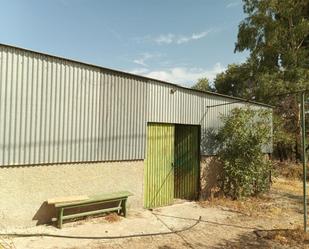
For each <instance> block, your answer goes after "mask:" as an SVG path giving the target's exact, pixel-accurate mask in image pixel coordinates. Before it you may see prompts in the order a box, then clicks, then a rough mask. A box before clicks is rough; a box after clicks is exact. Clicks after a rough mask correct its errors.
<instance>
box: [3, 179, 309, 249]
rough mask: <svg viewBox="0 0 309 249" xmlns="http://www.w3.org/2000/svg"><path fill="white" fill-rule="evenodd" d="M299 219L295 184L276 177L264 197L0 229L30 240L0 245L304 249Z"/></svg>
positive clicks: (33, 247) (76, 248)
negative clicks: (49, 224) (60, 227)
mask: <svg viewBox="0 0 309 249" xmlns="http://www.w3.org/2000/svg"><path fill="white" fill-rule="evenodd" d="M302 221H303V216H302V184H301V182H300V181H299V180H287V179H285V178H276V179H274V183H273V186H272V188H271V191H270V193H269V194H267V195H264V196H261V197H259V198H249V199H246V200H243V201H232V200H229V199H214V200H212V201H205V202H181V203H177V204H174V205H172V206H167V207H163V208H157V209H154V210H152V211H149V210H130V211H129V214H128V217H127V218H122V217H120V218H119V217H115V216H114V215H109V216H108V218H104V217H99V218H92V219H87V220H83V221H75V222H69V223H66V224H65V225H64V228H63V229H62V230H59V229H57V228H55V227H53V226H37V227H34V228H29V229H20V230H16V229H15V230H14V231H13V230H12V231H10V230H7V229H4V228H2V229H1V233H2V234H3V233H17V234H23V235H27V234H28V235H29V234H30V235H33V236H29V237H27V236H24V237H19V236H9V237H8V236H5V235H2V237H1V238H0V244H2V245H3V246H2V247H3V248H17V249H20V248H31V249H36V248H40V249H41V248H45V249H59V248H66V249H81V248H91V249H105V248H112V249H118V248H134V249H138V248H149V249H150V248H158V249H172V248H175V249H176V248H177V249H178V248H218V249H219V248H307V247H308V248H309V236H307V235H306V234H304V233H303V232H302V228H301V226H302ZM42 233H44V234H45V236H41V235H40V234H42ZM119 237H123V238H119ZM307 243H308V244H307ZM0 248H1V246H0Z"/></svg>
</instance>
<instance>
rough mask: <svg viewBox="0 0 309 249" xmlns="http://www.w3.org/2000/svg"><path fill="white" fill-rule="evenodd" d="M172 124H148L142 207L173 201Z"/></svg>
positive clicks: (173, 129)
mask: <svg viewBox="0 0 309 249" xmlns="http://www.w3.org/2000/svg"><path fill="white" fill-rule="evenodd" d="M174 134H175V126H174V125H173V124H148V126H147V155H146V160H145V172H144V174H145V176H144V207H145V208H153V207H159V206H164V205H168V204H171V203H173V199H174V169H173V163H174Z"/></svg>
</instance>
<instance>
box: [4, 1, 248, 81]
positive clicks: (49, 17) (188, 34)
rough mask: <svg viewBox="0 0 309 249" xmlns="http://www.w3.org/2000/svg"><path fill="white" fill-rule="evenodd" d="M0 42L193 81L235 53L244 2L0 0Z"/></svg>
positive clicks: (235, 58) (238, 57) (240, 57)
mask: <svg viewBox="0 0 309 249" xmlns="http://www.w3.org/2000/svg"><path fill="white" fill-rule="evenodd" d="M0 6H1V8H0V43H6V44H10V45H15V46H20V47H24V48H28V49H32V50H36V51H40V52H45V53H50V54H54V55H59V56H62V57H68V58H72V59H75V60H80V61H84V62H88V63H92V64H97V65H101V66H104V67H109V68H114V69H119V70H122V71H127V72H131V73H136V74H141V75H145V76H149V77H152V78H159V79H162V80H167V81H170V82H174V83H178V84H181V85H185V86H191V85H192V84H193V83H194V82H195V81H196V80H197V79H198V78H201V77H205V76H206V77H208V78H209V79H210V80H213V78H214V77H215V75H216V74H217V73H219V72H222V71H223V70H224V69H225V68H226V66H227V65H228V64H230V63H239V62H243V61H245V59H246V56H247V53H236V54H235V53H234V44H235V41H236V37H237V30H238V24H239V22H240V21H241V20H243V19H244V14H243V12H242V3H241V0H160V1H159V0H147V1H146V0H130V1H129V0H127V1H126V0H110V1H107V0H27V1H25V0H6V1H4V0H0Z"/></svg>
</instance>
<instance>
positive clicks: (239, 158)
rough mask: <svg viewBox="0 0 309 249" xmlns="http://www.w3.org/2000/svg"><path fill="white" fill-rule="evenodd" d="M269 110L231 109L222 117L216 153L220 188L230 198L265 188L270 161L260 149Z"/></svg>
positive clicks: (266, 136) (267, 127)
mask: <svg viewBox="0 0 309 249" xmlns="http://www.w3.org/2000/svg"><path fill="white" fill-rule="evenodd" d="M269 117H270V115H269V113H268V112H267V111H264V110H253V109H250V108H247V109H240V108H235V109H233V110H232V111H231V113H230V114H229V115H228V116H222V121H223V123H224V125H223V126H222V127H221V128H220V129H219V132H218V141H219V144H220V149H219V152H218V156H219V159H220V161H221V162H222V163H223V179H222V184H221V190H222V191H223V192H224V194H225V195H228V196H231V197H232V198H240V197H244V196H250V195H256V194H258V193H261V192H263V191H264V190H267V189H268V187H269V173H270V169H271V163H270V161H269V160H268V159H266V158H265V155H264V154H263V152H262V147H263V145H266V144H267V143H268V142H269V141H270V136H271V134H270V124H271V121H270V120H269Z"/></svg>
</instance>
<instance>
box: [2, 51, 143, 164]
mask: <svg viewBox="0 0 309 249" xmlns="http://www.w3.org/2000/svg"><path fill="white" fill-rule="evenodd" d="M146 96H147V94H146V83H145V82H143V81H142V80H138V79H136V78H133V77H129V76H127V75H117V74H111V73H110V72H108V71H104V70H100V69H99V68H96V67H91V66H85V65H83V64H79V63H74V62H70V61H66V60H63V59H57V58H55V57H49V56H44V55H41V54H36V53H32V52H27V51H24V50H20V49H14V48H10V47H5V46H0V165H20V164H41V163H58V162H84V161H104V160H131V159H143V158H144V150H145V134H146V122H145V120H146V108H147V102H146Z"/></svg>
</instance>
